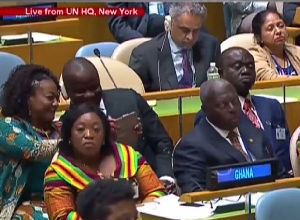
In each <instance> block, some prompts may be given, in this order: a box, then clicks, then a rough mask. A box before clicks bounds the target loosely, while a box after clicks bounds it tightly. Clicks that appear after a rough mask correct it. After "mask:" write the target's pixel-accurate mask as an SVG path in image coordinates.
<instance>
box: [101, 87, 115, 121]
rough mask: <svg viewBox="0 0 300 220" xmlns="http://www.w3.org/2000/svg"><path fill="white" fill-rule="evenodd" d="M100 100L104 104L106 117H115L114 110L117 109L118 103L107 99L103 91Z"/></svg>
mask: <svg viewBox="0 0 300 220" xmlns="http://www.w3.org/2000/svg"><path fill="white" fill-rule="evenodd" d="M102 99H103V102H104V106H105V109H106V113H107V116H113V115H115V109H118V102H116V101H115V100H114V99H108V98H107V94H106V92H105V91H103V95H102Z"/></svg>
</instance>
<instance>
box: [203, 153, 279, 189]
mask: <svg viewBox="0 0 300 220" xmlns="http://www.w3.org/2000/svg"><path fill="white" fill-rule="evenodd" d="M277 173H278V160H277V159H268V160H261V161H257V162H252V163H239V164H231V165H226V166H216V167H210V168H208V170H207V187H208V190H218V189H227V188H234V187H241V186H248V185H253V184H259V183H267V182H272V181H275V180H276V178H277Z"/></svg>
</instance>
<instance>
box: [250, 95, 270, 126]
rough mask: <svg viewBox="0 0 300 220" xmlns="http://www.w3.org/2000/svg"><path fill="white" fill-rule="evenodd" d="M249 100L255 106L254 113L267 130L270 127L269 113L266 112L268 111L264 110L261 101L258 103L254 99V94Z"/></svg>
mask: <svg viewBox="0 0 300 220" xmlns="http://www.w3.org/2000/svg"><path fill="white" fill-rule="evenodd" d="M251 101H252V103H253V105H254V107H255V110H256V113H257V115H258V117H259V120H260V121H261V123H262V125H263V127H264V130H269V129H271V122H270V119H269V118H270V117H269V116H270V115H269V114H268V112H266V111H265V110H264V105H262V103H259V102H258V101H257V99H256V97H255V96H251Z"/></svg>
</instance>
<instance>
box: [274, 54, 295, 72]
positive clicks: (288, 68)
mask: <svg viewBox="0 0 300 220" xmlns="http://www.w3.org/2000/svg"><path fill="white" fill-rule="evenodd" d="M285 57H286V56H285ZM272 59H273V61H274V62H275V64H276V69H277V71H278V73H279V75H288V76H290V75H291V74H292V66H291V65H289V60H288V59H286V60H287V67H286V68H285V69H283V68H282V67H281V66H280V64H279V63H278V61H277V59H276V58H275V57H274V56H273V55H272ZM284 63H285V61H284Z"/></svg>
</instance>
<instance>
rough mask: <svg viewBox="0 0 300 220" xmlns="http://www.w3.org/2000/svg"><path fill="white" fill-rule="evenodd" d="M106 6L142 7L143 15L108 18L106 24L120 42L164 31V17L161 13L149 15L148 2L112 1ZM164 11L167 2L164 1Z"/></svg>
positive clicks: (152, 35)
mask: <svg viewBox="0 0 300 220" xmlns="http://www.w3.org/2000/svg"><path fill="white" fill-rule="evenodd" d="M107 6H108V7H120V8H124V7H142V8H144V9H145V15H144V16H142V17H140V16H131V17H126V16H124V17H122V16H112V17H109V18H108V26H109V29H110V31H111V33H112V35H113V36H114V37H115V39H116V40H117V41H118V42H119V43H122V42H124V41H127V40H132V39H134V38H140V37H155V36H156V35H158V34H160V33H162V32H164V31H165V26H164V21H165V17H164V16H161V15H156V14H151V15H149V3H148V2H114V3H107ZM164 9H165V13H166V14H167V13H168V4H166V3H164Z"/></svg>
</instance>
